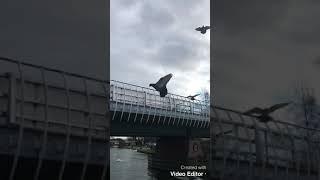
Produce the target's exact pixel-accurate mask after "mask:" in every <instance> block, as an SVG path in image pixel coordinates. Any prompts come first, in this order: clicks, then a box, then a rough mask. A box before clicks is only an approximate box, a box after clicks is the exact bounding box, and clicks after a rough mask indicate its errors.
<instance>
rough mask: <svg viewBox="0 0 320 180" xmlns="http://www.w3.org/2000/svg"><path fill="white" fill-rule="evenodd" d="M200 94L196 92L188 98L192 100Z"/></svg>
mask: <svg viewBox="0 0 320 180" xmlns="http://www.w3.org/2000/svg"><path fill="white" fill-rule="evenodd" d="M199 95H200V94H195V95H193V96H191V95H190V96H187V97H186V98H189V99H191V100H196V97H197V96H199Z"/></svg>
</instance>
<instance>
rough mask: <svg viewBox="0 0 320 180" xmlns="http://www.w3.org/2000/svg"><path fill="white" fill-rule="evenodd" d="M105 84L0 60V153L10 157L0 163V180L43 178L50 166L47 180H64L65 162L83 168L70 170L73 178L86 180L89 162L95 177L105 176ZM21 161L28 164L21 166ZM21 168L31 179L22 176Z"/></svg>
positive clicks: (106, 121)
mask: <svg viewBox="0 0 320 180" xmlns="http://www.w3.org/2000/svg"><path fill="white" fill-rule="evenodd" d="M108 84H109V82H107V81H104V80H99V79H95V78H91V77H86V76H82V75H77V74H73V73H69V72H64V71H60V70H56V69H51V68H47V67H42V66H38V65H33V64H29V63H23V62H20V61H16V60H12V59H8V58H2V57H0V134H1V141H0V154H1V156H6V157H10V158H8V161H7V160H6V161H3V162H1V163H0V166H1V168H3V167H5V169H2V170H1V172H0V177H1V179H10V180H13V179H23V178H26V179H46V178H45V177H43V176H48V175H44V171H46V170H45V167H48V166H49V165H51V164H56V165H55V166H54V167H53V168H52V169H50V175H49V176H50V177H51V175H52V176H54V177H52V179H59V180H60V179H65V177H64V176H66V175H67V174H70V173H71V172H70V170H68V163H69V162H73V163H75V164H77V165H80V166H81V167H82V168H80V169H79V171H77V172H78V173H75V172H72V175H73V177H75V176H78V177H79V178H77V177H75V179H85V178H86V176H87V174H88V173H89V171H92V170H91V169H92V168H91V167H92V165H93V164H94V165H99V170H98V171H97V172H96V173H95V174H97V176H101V179H104V178H106V177H107V176H108V174H107V173H108V166H109V151H108V150H109V142H108V141H109V132H110V131H109V127H110V121H109V120H110V119H109V116H108V113H109V111H108V109H107V108H108V106H107V104H106V102H107V101H108V99H109V91H108V89H109V88H108ZM11 157H12V158H11ZM26 158H27V159H30V161H32V163H22V162H23V161H25V160H24V159H26ZM52 162H59V163H52ZM4 163H5V165H4ZM25 166H27V167H25ZM23 170H24V171H25V172H28V175H31V176H32V177H22V176H23V175H20V173H19V172H22V171H23ZM29 172H30V173H29ZM46 172H47V173H49V171H46ZM3 176H4V177H3Z"/></svg>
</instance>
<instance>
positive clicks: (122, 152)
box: [110, 148, 201, 180]
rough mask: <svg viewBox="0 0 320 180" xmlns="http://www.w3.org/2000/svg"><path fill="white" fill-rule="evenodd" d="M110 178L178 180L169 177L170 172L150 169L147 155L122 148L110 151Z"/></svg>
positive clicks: (113, 179)
mask: <svg viewBox="0 0 320 180" xmlns="http://www.w3.org/2000/svg"><path fill="white" fill-rule="evenodd" d="M110 178H111V180H176V179H175V178H173V177H169V172H156V171H151V170H150V169H148V155H147V154H144V153H139V152H137V151H135V150H132V149H122V148H111V149H110ZM181 179H188V178H181ZM195 179H196V178H195ZM198 179H199V180H201V178H197V180H198Z"/></svg>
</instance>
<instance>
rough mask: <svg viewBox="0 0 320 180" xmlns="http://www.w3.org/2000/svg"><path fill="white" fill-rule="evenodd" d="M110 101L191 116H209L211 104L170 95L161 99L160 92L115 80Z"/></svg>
mask: <svg viewBox="0 0 320 180" xmlns="http://www.w3.org/2000/svg"><path fill="white" fill-rule="evenodd" d="M110 100H111V101H118V102H124V103H133V104H135V105H137V106H151V107H154V108H159V109H168V110H172V111H174V110H175V109H176V110H177V111H180V112H187V113H190V114H201V113H205V114H209V104H207V103H205V102H203V101H200V100H190V99H189V98H186V97H183V96H179V95H175V94H170V93H169V94H168V95H167V96H166V97H160V96H159V92H157V91H155V90H153V89H150V88H145V87H140V86H136V85H132V84H128V83H123V82H119V81H114V80H111V83H110Z"/></svg>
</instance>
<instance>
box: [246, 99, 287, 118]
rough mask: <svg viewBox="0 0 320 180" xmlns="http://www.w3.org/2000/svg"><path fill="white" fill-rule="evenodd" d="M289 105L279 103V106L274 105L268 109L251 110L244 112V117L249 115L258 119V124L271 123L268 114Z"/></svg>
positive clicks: (256, 108)
mask: <svg viewBox="0 0 320 180" xmlns="http://www.w3.org/2000/svg"><path fill="white" fill-rule="evenodd" d="M289 104H290V103H280V104H275V105H273V106H271V107H269V108H258V107H255V108H252V109H250V110H248V111H246V112H244V113H243V114H244V115H250V116H254V117H256V118H258V119H259V120H260V122H269V121H272V120H273V118H272V117H271V116H270V115H269V114H270V113H272V112H274V111H276V110H278V109H280V108H283V107H285V106H287V105H289Z"/></svg>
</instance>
